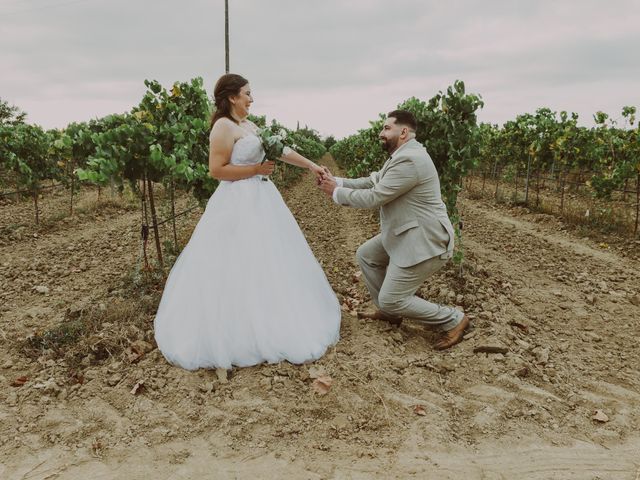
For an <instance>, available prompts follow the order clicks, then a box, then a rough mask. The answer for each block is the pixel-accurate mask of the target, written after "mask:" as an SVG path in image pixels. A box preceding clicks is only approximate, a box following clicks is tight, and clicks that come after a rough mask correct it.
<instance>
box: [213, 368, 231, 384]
mask: <svg viewBox="0 0 640 480" xmlns="http://www.w3.org/2000/svg"><path fill="white" fill-rule="evenodd" d="M216 376H217V377H218V381H219V382H220V383H229V372H228V370H227V369H226V368H216Z"/></svg>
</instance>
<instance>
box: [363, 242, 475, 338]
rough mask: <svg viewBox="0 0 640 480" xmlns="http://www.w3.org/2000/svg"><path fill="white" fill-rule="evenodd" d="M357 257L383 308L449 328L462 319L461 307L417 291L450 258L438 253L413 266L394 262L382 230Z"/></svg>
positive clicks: (392, 312) (396, 314)
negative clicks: (458, 308) (421, 294)
mask: <svg viewBox="0 0 640 480" xmlns="http://www.w3.org/2000/svg"><path fill="white" fill-rule="evenodd" d="M356 258H357V260H358V264H359V265H360V269H361V270H362V276H363V277H364V281H365V284H366V285H367V288H368V290H369V293H370V295H371V300H372V301H373V303H374V304H375V305H376V306H377V307H378V308H379V309H380V310H381V311H383V312H385V313H387V314H390V315H395V316H398V317H407V318H412V319H415V320H417V321H418V322H420V323H422V324H423V325H425V326H429V327H438V328H440V329H442V330H445V331H446V330H451V329H452V328H455V327H456V326H457V325H458V324H459V323H460V321H461V320H462V317H463V315H464V314H463V313H462V312H461V311H459V310H456V309H455V308H452V307H447V306H442V305H438V304H436V303H432V302H429V301H427V300H424V299H422V298H420V297H417V296H416V295H415V293H416V291H417V290H418V288H420V285H422V283H423V282H424V281H425V280H426V279H427V278H429V277H430V276H431V275H433V274H434V273H435V272H437V271H438V270H440V268H441V267H442V266H443V265H444V264H445V263H447V261H448V260H445V259H441V258H440V257H439V256H438V257H433V258H429V259H427V260H425V261H423V262H420V263H418V264H417V265H413V266H411V267H398V266H397V265H394V264H393V263H391V262H390V258H389V254H388V253H387V252H386V250H385V249H384V247H383V246H382V235H380V234H378V235H376V236H375V237H373V238H372V239H370V240H368V241H366V242H365V243H364V244H362V245H361V246H360V248H358V251H357V252H356Z"/></svg>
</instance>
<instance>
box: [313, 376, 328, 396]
mask: <svg viewBox="0 0 640 480" xmlns="http://www.w3.org/2000/svg"><path fill="white" fill-rule="evenodd" d="M332 383H333V379H332V378H331V377H330V376H329V375H322V376H320V377H318V378H316V379H315V380H314V381H313V383H312V384H311V387H312V388H313V390H314V391H315V392H316V393H317V394H318V395H326V394H327V393H329V390H331V384H332Z"/></svg>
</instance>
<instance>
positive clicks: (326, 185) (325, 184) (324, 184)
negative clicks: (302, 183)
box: [317, 166, 337, 197]
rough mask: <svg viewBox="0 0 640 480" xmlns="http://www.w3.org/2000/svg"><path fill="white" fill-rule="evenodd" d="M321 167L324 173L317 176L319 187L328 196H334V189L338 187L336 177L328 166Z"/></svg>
mask: <svg viewBox="0 0 640 480" xmlns="http://www.w3.org/2000/svg"><path fill="white" fill-rule="evenodd" d="M321 169H322V174H321V175H319V176H318V178H317V183H318V188H319V189H320V190H322V191H323V192H324V193H326V194H327V196H329V197H332V196H333V191H334V190H335V188H336V187H337V183H336V179H335V177H334V176H333V175H332V174H331V171H330V170H329V169H328V168H327V167H324V166H323V167H321Z"/></svg>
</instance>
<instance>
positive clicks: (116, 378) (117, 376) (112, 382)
mask: <svg viewBox="0 0 640 480" xmlns="http://www.w3.org/2000/svg"><path fill="white" fill-rule="evenodd" d="M121 380H122V374H121V373H114V374H113V375H111V376H110V377H109V378H108V379H107V385H109V386H110V387H115V386H116V385H117V384H118V383H120V381H121Z"/></svg>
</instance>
